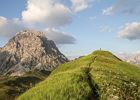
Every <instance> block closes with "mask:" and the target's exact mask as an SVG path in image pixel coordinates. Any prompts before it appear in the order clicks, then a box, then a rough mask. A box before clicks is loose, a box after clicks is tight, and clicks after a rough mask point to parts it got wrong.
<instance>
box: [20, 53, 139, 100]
mask: <svg viewBox="0 0 140 100" xmlns="http://www.w3.org/2000/svg"><path fill="white" fill-rule="evenodd" d="M90 99H91V100H92V99H95V100H98V99H100V100H138V99H140V69H139V68H137V67H136V66H134V65H130V64H128V63H126V62H123V61H121V60H120V59H118V58H117V57H116V56H114V55H113V54H112V53H110V52H108V51H95V52H93V53H92V54H90V55H88V56H85V57H82V58H80V59H77V60H74V61H71V62H68V63H65V64H63V65H60V66H59V67H58V68H57V69H56V70H55V71H53V73H52V74H51V75H50V76H49V78H47V79H46V80H45V81H43V82H41V83H39V84H38V85H37V86H36V87H34V88H32V89H30V90H29V91H27V92H26V93H24V94H23V95H21V96H20V97H19V98H18V100H90Z"/></svg>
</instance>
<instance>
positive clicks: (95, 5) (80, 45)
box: [0, 0, 140, 57]
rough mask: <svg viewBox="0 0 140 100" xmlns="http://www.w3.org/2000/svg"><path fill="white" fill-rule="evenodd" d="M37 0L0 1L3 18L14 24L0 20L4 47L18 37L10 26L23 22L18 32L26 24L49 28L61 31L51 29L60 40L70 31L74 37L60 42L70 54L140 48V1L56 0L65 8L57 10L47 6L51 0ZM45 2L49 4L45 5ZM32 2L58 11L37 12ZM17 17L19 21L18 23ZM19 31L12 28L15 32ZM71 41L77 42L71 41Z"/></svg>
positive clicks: (69, 35)
mask: <svg viewBox="0 0 140 100" xmlns="http://www.w3.org/2000/svg"><path fill="white" fill-rule="evenodd" d="M36 1H37V0H0V16H1V20H0V21H2V22H3V20H4V18H5V20H7V24H10V25H7V24H6V25H5V26H2V25H3V24H2V25H1V22H0V46H3V45H4V44H5V43H6V42H7V41H8V39H9V38H10V37H11V36H14V34H13V33H10V32H9V31H10V29H9V26H12V28H14V27H18V25H20V27H19V28H16V29H18V31H19V30H20V29H22V27H29V28H34V29H38V30H41V31H42V30H44V29H47V28H50V29H55V30H57V32H53V31H54V30H51V31H47V32H50V34H51V33H52V32H53V33H52V34H53V36H54V37H55V38H54V37H51V39H56V38H57V33H58V32H59V33H60V34H62V37H64V38H65V36H66V35H65V36H64V33H65V34H67V35H68V36H67V37H66V38H68V39H69V38H70V39H69V42H68V41H66V40H65V41H63V38H61V43H62V44H57V43H56V44H57V45H58V47H59V48H60V50H61V51H62V52H63V53H64V54H65V55H67V56H70V57H76V56H80V55H84V54H88V53H90V52H92V51H93V50H96V49H100V48H102V49H105V50H109V51H112V52H115V53H118V52H127V53H132V52H137V51H140V45H139V44H140V17H139V15H140V1H139V0H124V1H122V0H79V2H78V3H77V2H76V0H71V1H70V0H67V1H65V0H53V3H56V4H61V5H58V6H57V7H59V6H60V7H62V5H63V6H64V7H62V9H55V7H54V6H50V7H49V8H47V7H46V6H47V4H50V0H46V1H44V0H39V1H40V2H39V3H37V4H35V3H36ZM42 1H43V2H44V3H46V5H42ZM72 1H73V2H72ZM27 2H28V3H27ZM32 4H34V6H37V9H38V8H39V7H40V5H42V6H44V8H43V10H42V11H44V12H47V11H48V10H49V11H54V13H49V14H50V15H47V14H46V15H44V14H43V13H42V12H39V14H37V13H36V12H38V10H36V7H33V8H31V5H32ZM128 5H129V6H128ZM52 9H53V10H52ZM31 10H33V11H31ZM55 10H58V11H62V12H60V14H61V15H59V13H58V14H56V13H57V12H58V11H56V12H55ZM23 13H24V14H23ZM30 13H31V14H32V15H33V16H36V14H37V17H35V18H32V17H31V18H29V17H30V16H29V14H30ZM41 14H42V15H41ZM63 14H66V15H63ZM48 16H49V17H48ZM50 16H51V18H50ZM52 16H53V17H54V18H52ZM64 16H65V17H64ZM45 17H46V18H45ZM63 17H64V18H63ZM15 18H16V20H17V21H18V24H17V23H16V24H15V20H14V19H15ZM39 18H42V19H44V20H43V21H44V22H45V23H44V22H43V21H40V20H39ZM58 20H60V21H58ZM31 23H32V24H31ZM56 23H59V24H56ZM3 28H4V29H5V30H3ZM8 29H9V31H8V32H7V30H8ZM1 30H2V31H1ZM16 31H17V30H12V32H16ZM6 32H7V33H6ZM5 34H6V35H5ZM9 34H10V35H9ZM51 36H52V35H51ZM48 37H49V36H48ZM59 38H60V37H59ZM71 38H73V39H71ZM70 40H71V41H74V42H70ZM54 41H55V40H54ZM57 41H59V39H57ZM63 42H64V43H63ZM59 43H60V42H59Z"/></svg>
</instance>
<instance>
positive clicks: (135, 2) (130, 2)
mask: <svg viewBox="0 0 140 100" xmlns="http://www.w3.org/2000/svg"><path fill="white" fill-rule="evenodd" d="M115 13H126V14H140V0H117V2H116V3H115V4H114V5H112V6H111V7H108V8H106V9H104V10H103V14H104V15H112V14H115Z"/></svg>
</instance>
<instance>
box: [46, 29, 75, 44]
mask: <svg viewBox="0 0 140 100" xmlns="http://www.w3.org/2000/svg"><path fill="white" fill-rule="evenodd" d="M44 32H45V34H46V37H47V38H48V39H50V40H53V41H54V42H55V43H56V44H74V43H75V41H76V39H75V38H74V37H73V36H71V35H68V34H66V33H64V32H59V31H58V30H56V29H54V28H47V29H45V30H44Z"/></svg>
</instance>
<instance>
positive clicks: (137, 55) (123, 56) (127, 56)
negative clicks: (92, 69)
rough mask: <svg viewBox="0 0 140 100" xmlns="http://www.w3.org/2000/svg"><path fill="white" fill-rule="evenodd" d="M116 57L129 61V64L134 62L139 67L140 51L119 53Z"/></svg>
mask: <svg viewBox="0 0 140 100" xmlns="http://www.w3.org/2000/svg"><path fill="white" fill-rule="evenodd" d="M118 57H120V58H121V59H122V60H124V61H126V62H129V63H131V64H135V65H137V66H139V67H140V53H135V54H125V53H122V54H119V55H118Z"/></svg>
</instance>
